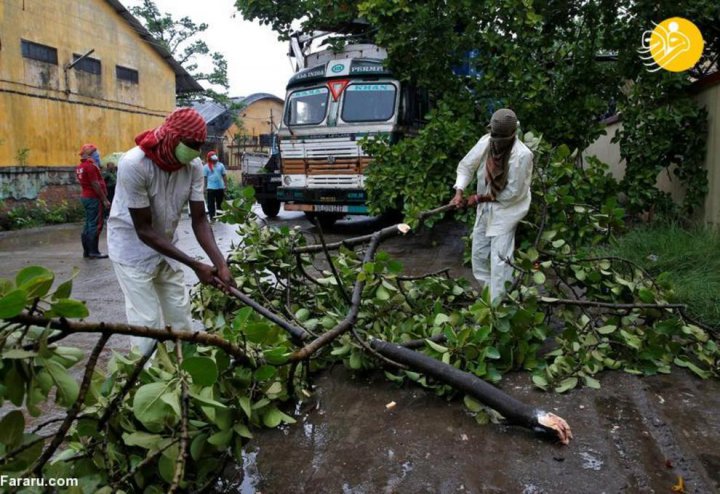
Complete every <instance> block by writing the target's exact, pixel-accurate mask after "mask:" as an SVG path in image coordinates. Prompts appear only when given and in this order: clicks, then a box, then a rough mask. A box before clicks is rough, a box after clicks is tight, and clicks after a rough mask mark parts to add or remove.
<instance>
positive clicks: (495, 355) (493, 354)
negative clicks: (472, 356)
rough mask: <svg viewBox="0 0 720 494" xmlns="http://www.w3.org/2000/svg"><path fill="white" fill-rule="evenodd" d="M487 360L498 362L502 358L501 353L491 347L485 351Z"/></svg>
mask: <svg viewBox="0 0 720 494" xmlns="http://www.w3.org/2000/svg"><path fill="white" fill-rule="evenodd" d="M485 358H489V359H493V360H497V359H499V358H500V352H499V351H498V349H497V348H495V347H494V346H489V347H487V348H486V349H485Z"/></svg>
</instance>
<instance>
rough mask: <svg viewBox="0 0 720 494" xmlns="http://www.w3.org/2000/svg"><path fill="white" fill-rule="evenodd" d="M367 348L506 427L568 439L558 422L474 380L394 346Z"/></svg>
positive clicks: (375, 344)
mask: <svg viewBox="0 0 720 494" xmlns="http://www.w3.org/2000/svg"><path fill="white" fill-rule="evenodd" d="M371 346H372V347H373V348H374V349H375V350H377V351H378V352H379V353H381V354H382V355H384V356H385V357H387V358H389V359H391V360H393V361H395V362H400V363H402V364H405V365H407V366H408V367H410V368H412V369H414V370H417V371H418V372H421V373H423V374H425V375H426V376H429V377H432V378H433V379H437V380H438V381H441V382H443V383H445V384H448V385H450V386H452V387H453V388H455V389H457V390H459V391H463V392H465V393H467V394H469V395H470V396H472V397H473V398H475V399H477V400H479V401H481V402H482V403H484V404H485V405H487V406H489V407H490V408H492V409H493V410H496V411H497V412H499V413H500V414H501V415H502V416H503V417H505V418H506V419H507V420H508V421H509V422H510V423H513V424H516V425H520V426H522V427H527V428H529V429H532V430H535V431H539V432H543V433H548V434H551V435H553V436H554V437H556V438H557V439H558V440H559V441H560V442H561V443H563V444H568V443H569V442H570V439H572V432H571V431H570V426H569V425H568V424H567V422H565V420H563V419H562V418H560V417H558V416H557V415H554V414H552V413H548V412H545V411H543V410H539V409H537V408H534V407H532V406H529V405H526V404H525V403H522V402H521V401H518V400H516V399H515V398H513V397H512V396H510V395H508V394H506V393H504V392H503V391H500V390H499V389H498V388H496V387H495V386H493V385H492V384H490V383H487V382H485V381H483V380H482V379H480V378H478V377H477V376H474V375H472V374H470V373H468V372H464V371H461V370H459V369H456V368H455V367H453V366H452V365H449V364H445V363H443V362H440V361H439V360H436V359H434V358H432V357H428V356H427V355H424V354H422V353H418V352H415V351H413V350H410V349H408V348H405V347H402V346H400V345H396V344H394V343H387V342H385V341H380V340H373V341H372V342H371Z"/></svg>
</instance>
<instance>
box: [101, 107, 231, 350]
mask: <svg viewBox="0 0 720 494" xmlns="http://www.w3.org/2000/svg"><path fill="white" fill-rule="evenodd" d="M206 135H207V127H206V124H205V121H204V120H203V118H202V117H201V116H200V114H199V113H198V112H196V111H195V110H193V109H192V108H178V109H177V110H175V111H174V112H172V113H171V114H170V115H168V117H167V118H166V119H165V122H164V123H163V124H162V125H160V127H158V128H156V129H152V130H148V131H145V132H143V133H141V134H140V135H138V136H137V137H136V138H135V142H136V144H137V147H135V148H133V149H131V150H130V151H128V152H127V153H125V154H124V155H123V157H122V158H121V159H120V161H119V163H118V173H117V185H116V188H115V199H114V201H113V204H112V209H111V211H110V218H109V220H108V250H109V254H110V260H111V261H112V262H113V268H114V269H115V274H116V275H117V278H118V282H119V283H120V287H121V289H122V291H123V294H124V295H125V311H126V315H127V319H128V323H129V324H136V325H140V326H148V327H152V328H163V327H166V326H170V327H172V328H173V329H175V330H190V328H191V318H190V300H189V296H188V293H187V291H186V289H185V283H184V279H183V273H182V269H181V267H180V264H185V265H187V266H189V267H190V268H192V269H193V270H194V271H195V273H196V274H197V277H198V279H199V280H200V282H202V283H205V284H211V285H215V286H218V287H220V288H226V287H227V286H228V285H234V281H233V279H232V276H231V274H230V270H229V269H228V266H227V263H226V262H225V259H224V257H223V255H222V254H221V253H220V250H219V249H218V246H217V244H216V242H215V238H214V237H213V233H212V230H211V229H210V224H209V223H208V220H207V216H206V215H205V203H204V197H203V169H202V166H203V165H202V162H201V161H200V159H198V157H199V156H200V147H201V146H202V145H203V143H204V142H205V138H206ZM188 201H189V202H190V216H191V222H192V229H193V232H194V233H195V238H196V239H197V241H198V243H199V244H200V246H201V247H202V248H203V250H204V251H205V253H206V254H207V256H208V257H209V258H210V261H211V262H212V265H211V264H206V263H204V262H201V261H199V260H197V259H195V258H193V257H191V256H189V255H187V254H186V253H185V252H183V251H181V250H180V249H179V248H178V246H177V241H178V237H177V235H176V232H175V231H176V229H177V226H178V223H179V221H180V218H181V213H182V211H183V208H184V207H185V204H186V203H187V202H188ZM153 343H154V342H153V340H149V339H147V338H137V337H132V338H131V346H132V347H135V348H137V349H138V350H140V351H141V352H142V353H145V352H146V351H147V350H149V349H150V347H151V346H152V344H153Z"/></svg>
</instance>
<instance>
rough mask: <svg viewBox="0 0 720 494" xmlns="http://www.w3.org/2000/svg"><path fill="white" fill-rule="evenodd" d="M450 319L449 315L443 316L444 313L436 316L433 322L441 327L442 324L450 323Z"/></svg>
mask: <svg viewBox="0 0 720 494" xmlns="http://www.w3.org/2000/svg"><path fill="white" fill-rule="evenodd" d="M449 321H450V318H449V317H448V316H447V314H443V313H442V312H441V313H439V314H438V315H437V316H435V320H434V321H433V325H434V326H440V325H442V324H445V323H446V322H449Z"/></svg>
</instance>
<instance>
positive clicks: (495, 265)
mask: <svg viewBox="0 0 720 494" xmlns="http://www.w3.org/2000/svg"><path fill="white" fill-rule="evenodd" d="M516 227H517V225H515V226H514V227H513V228H512V230H511V231H510V232H508V233H503V234H501V235H495V236H493V237H488V236H487V235H486V233H485V232H486V230H487V214H483V211H482V209H481V208H478V213H477V218H476V219H475V227H474V228H473V233H472V269H473V275H474V276H475V279H477V280H478V281H479V282H480V283H482V284H483V286H487V285H490V300H495V299H496V298H498V297H501V296H502V295H504V294H505V283H506V282H508V281H511V280H512V277H513V268H512V266H511V265H510V264H508V263H506V262H505V261H503V259H509V260H510V261H511V262H512V259H513V251H514V250H515V228H516Z"/></svg>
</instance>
